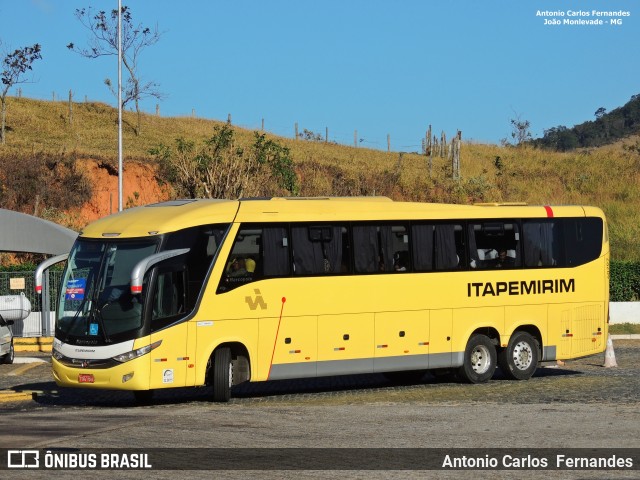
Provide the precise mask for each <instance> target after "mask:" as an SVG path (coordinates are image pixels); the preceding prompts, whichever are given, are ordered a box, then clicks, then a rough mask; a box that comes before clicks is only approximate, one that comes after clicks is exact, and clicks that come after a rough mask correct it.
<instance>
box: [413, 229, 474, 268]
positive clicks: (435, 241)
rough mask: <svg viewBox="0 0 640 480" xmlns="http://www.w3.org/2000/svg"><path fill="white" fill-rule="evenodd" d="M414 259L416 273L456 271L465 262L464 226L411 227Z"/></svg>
mask: <svg viewBox="0 0 640 480" xmlns="http://www.w3.org/2000/svg"><path fill="white" fill-rule="evenodd" d="M411 238H412V259H413V266H414V268H415V270H416V271H419V272H428V271H432V270H454V269H457V268H459V266H460V265H461V264H462V262H463V261H464V256H465V255H464V235H463V229H462V225H459V224H453V223H425V224H414V225H412V227H411Z"/></svg>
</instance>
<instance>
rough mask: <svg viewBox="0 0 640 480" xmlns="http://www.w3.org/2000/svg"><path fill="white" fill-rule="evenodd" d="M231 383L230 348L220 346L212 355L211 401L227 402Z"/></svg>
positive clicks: (231, 364)
mask: <svg viewBox="0 0 640 480" xmlns="http://www.w3.org/2000/svg"><path fill="white" fill-rule="evenodd" d="M231 385H233V363H232V362H231V349H230V348H228V347H222V348H219V349H217V350H216V351H215V353H214V355H213V401H214V402H228V401H229V399H230V398H231Z"/></svg>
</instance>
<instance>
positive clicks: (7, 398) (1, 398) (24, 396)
mask: <svg viewBox="0 0 640 480" xmlns="http://www.w3.org/2000/svg"><path fill="white" fill-rule="evenodd" d="M32 398H33V392H14V391H13V390H0V403H6V402H23V401H25V400H31V399H32Z"/></svg>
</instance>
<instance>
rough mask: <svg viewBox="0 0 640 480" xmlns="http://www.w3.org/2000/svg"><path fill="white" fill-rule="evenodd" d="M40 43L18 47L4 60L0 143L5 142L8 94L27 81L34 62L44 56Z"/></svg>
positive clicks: (0, 100)
mask: <svg viewBox="0 0 640 480" xmlns="http://www.w3.org/2000/svg"><path fill="white" fill-rule="evenodd" d="M40 50H41V48H40V45H39V44H37V43H36V44H35V45H33V46H32V47H24V48H18V49H16V50H15V51H14V52H13V53H9V54H7V55H6V56H5V57H4V59H3V60H2V77H1V78H2V92H1V95H0V103H1V104H2V128H0V143H1V144H2V145H4V144H5V128H6V119H7V94H8V93H9V89H10V88H11V87H13V86H14V85H18V84H21V83H27V81H28V80H27V79H26V78H25V74H26V73H27V72H28V71H29V70H32V69H33V67H32V64H33V62H35V61H36V60H39V59H41V58H42V54H41V53H40Z"/></svg>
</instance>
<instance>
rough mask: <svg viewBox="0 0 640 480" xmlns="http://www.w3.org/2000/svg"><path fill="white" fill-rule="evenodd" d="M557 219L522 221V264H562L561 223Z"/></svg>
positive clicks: (537, 265) (529, 265) (539, 265)
mask: <svg viewBox="0 0 640 480" xmlns="http://www.w3.org/2000/svg"><path fill="white" fill-rule="evenodd" d="M559 220H560V219H549V220H525V221H524V222H522V238H523V247H524V264H525V266H526V267H553V266H562V265H564V263H565V259H564V248H563V247H564V241H563V228H562V227H563V224H562V222H561V221H559Z"/></svg>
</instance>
